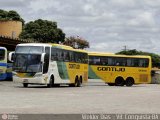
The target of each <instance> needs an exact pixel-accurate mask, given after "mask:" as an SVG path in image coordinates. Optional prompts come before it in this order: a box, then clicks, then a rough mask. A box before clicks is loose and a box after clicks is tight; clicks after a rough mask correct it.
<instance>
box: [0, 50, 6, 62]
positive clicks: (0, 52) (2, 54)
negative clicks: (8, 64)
mask: <svg viewBox="0 0 160 120" xmlns="http://www.w3.org/2000/svg"><path fill="white" fill-rule="evenodd" d="M4 57H5V50H3V49H0V60H4Z"/></svg>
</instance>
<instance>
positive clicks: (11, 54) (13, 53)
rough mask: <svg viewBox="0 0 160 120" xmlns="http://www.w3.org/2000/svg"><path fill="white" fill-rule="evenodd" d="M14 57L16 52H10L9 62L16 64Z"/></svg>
mask: <svg viewBox="0 0 160 120" xmlns="http://www.w3.org/2000/svg"><path fill="white" fill-rule="evenodd" d="M14 55H15V52H10V53H9V56H8V60H9V61H10V62H14Z"/></svg>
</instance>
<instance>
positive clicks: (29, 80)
mask: <svg viewBox="0 0 160 120" xmlns="http://www.w3.org/2000/svg"><path fill="white" fill-rule="evenodd" d="M13 82H15V83H28V84H47V77H33V78H20V77H17V76H13Z"/></svg>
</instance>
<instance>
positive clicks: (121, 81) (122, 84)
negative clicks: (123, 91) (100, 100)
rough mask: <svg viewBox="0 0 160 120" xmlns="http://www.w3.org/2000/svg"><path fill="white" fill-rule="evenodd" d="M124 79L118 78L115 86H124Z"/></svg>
mask: <svg viewBox="0 0 160 120" xmlns="http://www.w3.org/2000/svg"><path fill="white" fill-rule="evenodd" d="M124 84H125V83H124V79H123V78H122V77H118V78H116V80H115V85H116V86H124Z"/></svg>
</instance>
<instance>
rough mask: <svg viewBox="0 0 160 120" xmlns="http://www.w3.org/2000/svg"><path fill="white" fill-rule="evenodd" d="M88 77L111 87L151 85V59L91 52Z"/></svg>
mask: <svg viewBox="0 0 160 120" xmlns="http://www.w3.org/2000/svg"><path fill="white" fill-rule="evenodd" d="M88 76H89V78H91V79H102V80H103V81H104V82H105V83H108V85H110V86H113V85H116V86H123V85H126V86H132V85H133V84H141V83H150V82H151V57H150V56H129V55H115V54H108V53H98V52H97V53H96V52H95V53H94V52H90V53H89V75H88Z"/></svg>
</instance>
